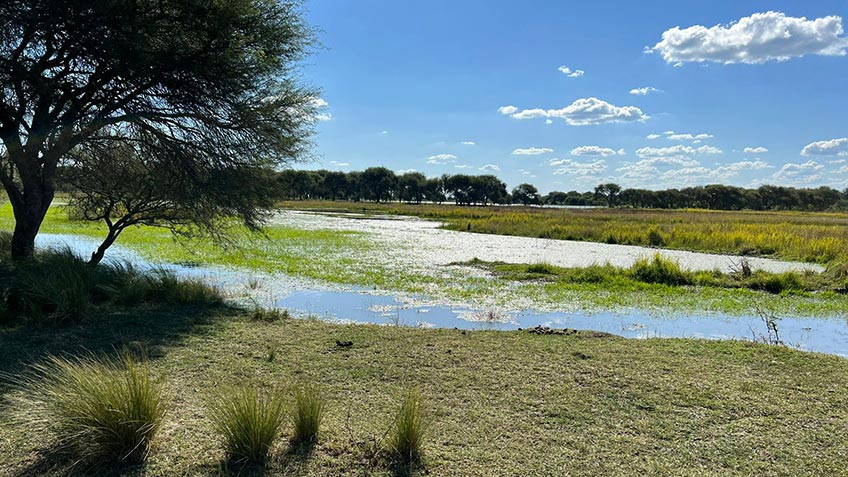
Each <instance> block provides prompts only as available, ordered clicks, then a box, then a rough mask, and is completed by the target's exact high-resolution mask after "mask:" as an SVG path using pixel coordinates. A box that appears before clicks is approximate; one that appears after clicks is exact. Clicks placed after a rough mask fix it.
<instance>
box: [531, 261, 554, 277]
mask: <svg viewBox="0 0 848 477" xmlns="http://www.w3.org/2000/svg"><path fill="white" fill-rule="evenodd" d="M527 273H538V274H540V275H552V274H553V273H554V268H553V266H551V265H550V264H547V263H533V264H530V265H528V266H527Z"/></svg>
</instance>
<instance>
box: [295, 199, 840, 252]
mask: <svg viewBox="0 0 848 477" xmlns="http://www.w3.org/2000/svg"><path fill="white" fill-rule="evenodd" d="M282 206H283V207H288V208H294V209H312V210H329V211H340V212H341V211H345V212H364V213H386V214H404V215H414V216H419V217H424V218H431V219H438V220H442V221H445V222H446V224H447V225H446V227H447V228H449V229H452V230H461V231H470V232H478V233H490V234H500V235H520V236H525V237H541V238H551V239H563V240H582V241H588V242H604V243H617V244H628V245H644V246H662V247H664V248H672V249H680V250H694V251H701V252H719V253H727V254H733V255H753V256H768V257H775V258H781V259H786V260H802V261H807V262H815V263H822V264H824V263H830V262H833V261H835V260H844V259H845V258H846V257H848V234H846V233H845V231H846V229H848V214H846V213H824V212H755V211H708V210H653V209H606V208H602V209H550V208H538V207H457V206H451V205H427V204H420V205H409V204H372V203H348V202H285V203H283V204H282Z"/></svg>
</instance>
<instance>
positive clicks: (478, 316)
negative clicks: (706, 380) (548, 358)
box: [36, 234, 848, 357]
mask: <svg viewBox="0 0 848 477" xmlns="http://www.w3.org/2000/svg"><path fill="white" fill-rule="evenodd" d="M36 244H37V246H38V247H40V248H56V247H69V248H70V249H71V250H72V251H74V253H76V254H78V255H80V256H82V257H88V256H89V254H90V253H91V251H92V250H94V248H95V247H96V246H97V242H96V241H95V240H92V239H90V238H87V237H81V236H75V235H57V234H40V235H39V236H38V239H37V242H36ZM108 260H115V261H125V262H130V263H133V264H134V265H136V266H137V267H139V268H141V269H150V268H154V267H156V268H164V269H167V270H171V271H173V272H174V273H176V274H177V275H179V276H183V277H195V278H202V279H204V280H206V281H207V282H210V283H212V284H215V285H217V286H219V287H221V288H222V289H224V290H225V292H228V294H229V295H230V296H231V297H233V298H234V299H236V300H237V301H240V302H242V303H244V302H245V301H248V302H253V303H257V304H259V305H262V306H267V307H272V306H274V307H279V308H285V309H288V310H289V311H291V312H292V313H293V314H295V315H296V316H312V317H317V318H321V319H328V320H333V321H340V322H352V323H376V324H384V325H400V326H414V327H426V328H429V327H435V328H459V329H469V330H514V329H518V328H531V327H534V326H537V325H541V326H549V327H551V328H572V329H578V330H595V331H603V332H607V333H612V334H616V335H620V336H624V337H628V338H652V337H681V338H706V339H747V340H751V339H759V338H760V337H761V336H762V335H763V334H765V333H766V332H767V330H766V325H765V323H764V322H763V320H762V319H761V318H760V317H758V316H742V317H738V316H728V315H722V314H682V313H681V314H676V313H667V312H656V311H645V310H621V311H614V312H610V311H605V312H593V311H577V312H540V311H536V310H532V309H530V310H519V311H515V310H497V309H475V308H469V307H454V306H447V305H444V304H435V305H432V306H430V305H431V304H430V303H427V301H428V299H427V297H412V298H410V297H406V296H392V295H381V294H375V293H374V292H373V291H367V290H363V289H354V290H331V289H327V286H326V285H321V284H316V283H308V282H304V281H303V280H300V279H297V278H294V277H288V276H286V275H282V274H273V275H272V274H261V273H257V272H254V271H251V270H240V269H231V268H224V267H205V266H204V267H196V266H188V265H180V264H155V263H151V262H150V261H148V260H146V259H144V258H143V257H141V256H140V255H139V254H137V253H135V252H133V251H132V250H129V249H126V248H124V247H120V246H113V247H112V248H110V249H109V255H108ZM257 281H258V284H257V286H256V287H251V286H249V285H248V284H249V283H251V282H254V283H256V282H257ZM777 325H778V331H779V332H780V338H781V339H782V340H783V341H784V343H786V344H788V345H790V346H794V347H797V348H799V349H803V350H806V351H816V352H822V353H829V354H836V355H841V356H846V357H848V319H846V318H845V317H833V318H813V317H785V318H781V319H779V320H778V321H777Z"/></svg>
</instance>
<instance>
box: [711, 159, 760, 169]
mask: <svg viewBox="0 0 848 477" xmlns="http://www.w3.org/2000/svg"><path fill="white" fill-rule="evenodd" d="M771 167H772V166H770V165H769V164H768V163H767V162H764V161H761V160H759V159H757V160H754V161H739V162H734V163H731V164H728V165H726V166H721V167H719V169H726V170H728V171H744V170H752V171H756V170H760V169H770V168H771Z"/></svg>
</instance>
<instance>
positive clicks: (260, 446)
mask: <svg viewBox="0 0 848 477" xmlns="http://www.w3.org/2000/svg"><path fill="white" fill-rule="evenodd" d="M209 418H210V419H211V421H212V425H213V426H214V428H215V430H216V431H217V432H218V434H220V436H221V437H222V438H223V440H224V444H225V446H226V450H227V454H228V455H229V457H230V458H232V459H233V460H235V461H239V462H245V463H251V464H259V463H262V462H264V461H265V459H266V458H267V457H268V453H269V452H270V450H271V447H272V446H273V444H274V441H275V440H276V439H277V438H278V437H279V436H280V431H281V428H282V426H283V423H284V422H285V420H286V402H285V397H284V395H283V393H282V392H281V391H280V390H278V389H276V390H272V391H270V392H265V393H262V392H259V391H257V390H256V389H254V388H252V387H237V388H230V389H227V390H224V391H222V392H221V393H220V394H219V395H218V396H216V397H215V398H214V399H213V401H212V402H211V403H210V405H209Z"/></svg>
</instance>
